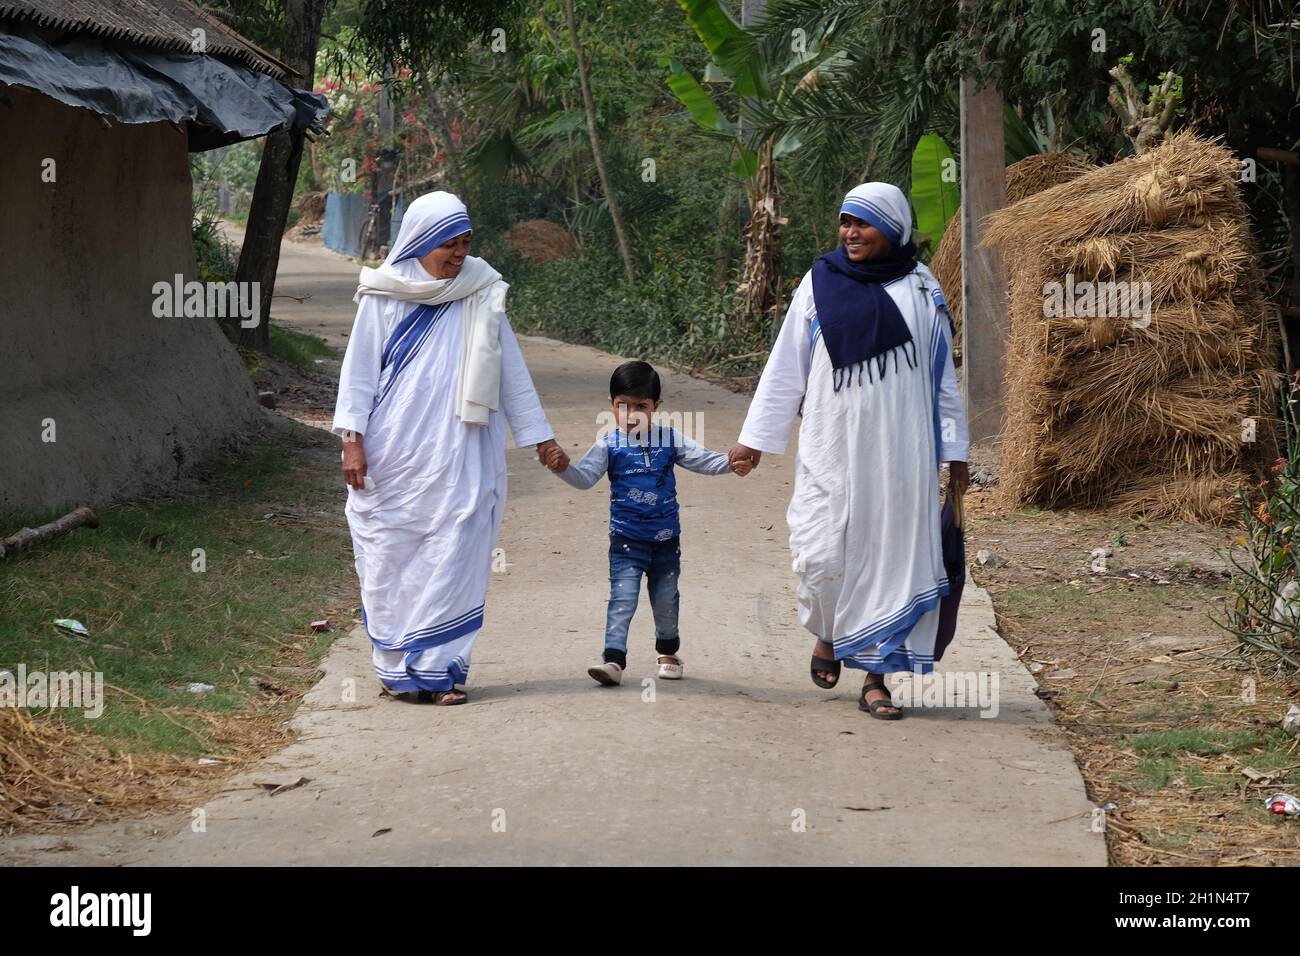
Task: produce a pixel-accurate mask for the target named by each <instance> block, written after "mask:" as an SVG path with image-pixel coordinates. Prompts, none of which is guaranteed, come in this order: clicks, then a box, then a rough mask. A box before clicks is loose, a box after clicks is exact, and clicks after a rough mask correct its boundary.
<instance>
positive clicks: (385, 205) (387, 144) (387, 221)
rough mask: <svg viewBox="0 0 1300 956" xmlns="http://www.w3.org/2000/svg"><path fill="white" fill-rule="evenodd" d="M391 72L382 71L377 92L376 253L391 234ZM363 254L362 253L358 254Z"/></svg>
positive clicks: (393, 155)
mask: <svg viewBox="0 0 1300 956" xmlns="http://www.w3.org/2000/svg"><path fill="white" fill-rule="evenodd" d="M392 82H393V71H392V69H391V68H389V69H387V70H385V71H384V85H383V88H382V89H380V91H379V170H378V172H377V174H376V176H375V204H376V205H377V206H379V217H378V220H379V221H378V228H377V229H376V235H375V238H374V242H375V251H376V252H377V253H378V252H380V251H382V250H383V249H384V247H386V246H387V245H388V237H389V235H390V233H391V232H392V231H393V179H394V176H395V173H396V170H397V146H396V144H395V143H394V142H393V87H392ZM362 251H363V252H364V250H362Z"/></svg>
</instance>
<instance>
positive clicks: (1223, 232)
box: [986, 133, 1281, 522]
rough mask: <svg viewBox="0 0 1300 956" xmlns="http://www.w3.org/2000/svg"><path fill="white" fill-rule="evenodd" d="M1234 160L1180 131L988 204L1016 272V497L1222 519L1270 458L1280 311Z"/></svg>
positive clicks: (1007, 447)
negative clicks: (1269, 291)
mask: <svg viewBox="0 0 1300 956" xmlns="http://www.w3.org/2000/svg"><path fill="white" fill-rule="evenodd" d="M1238 169H1239V167H1238V164H1237V162H1236V161H1235V160H1234V159H1233V157H1232V155H1231V154H1230V153H1229V152H1228V151H1227V150H1226V149H1224V148H1223V147H1222V146H1219V145H1217V144H1215V143H1212V142H1207V141H1204V140H1201V139H1197V138H1196V137H1195V136H1194V135H1193V134H1191V133H1180V134H1178V135H1177V136H1174V137H1172V138H1171V139H1170V140H1168V141H1167V142H1166V143H1165V144H1164V145H1162V146H1160V147H1158V148H1156V149H1153V150H1150V151H1149V152H1146V153H1143V154H1141V155H1139V156H1135V157H1132V158H1130V159H1126V160H1123V161H1122V162H1118V163H1115V164H1113V165H1111V166H1106V167H1102V168H1100V169H1095V170H1092V171H1089V172H1085V173H1084V174H1083V175H1081V176H1079V177H1078V178H1077V179H1074V180H1073V181H1071V182H1067V183H1064V184H1062V185H1058V186H1054V187H1052V188H1050V189H1047V190H1045V191H1043V192H1039V193H1037V194H1035V195H1032V196H1029V197H1026V198H1025V199H1022V200H1020V201H1019V202H1016V203H1015V204H1013V205H1010V206H1008V207H1006V208H1004V209H1002V210H999V211H998V212H997V213H995V214H993V215H992V216H990V217H989V219H988V220H987V226H988V229H987V233H986V236H987V240H986V241H988V242H989V243H992V244H994V245H996V246H997V247H998V248H999V249H1000V250H1001V251H1002V252H1003V254H1004V256H1005V257H1006V262H1007V267H1008V274H1009V275H1010V276H1011V277H1012V279H1011V297H1010V306H1011V341H1010V343H1009V350H1008V355H1007V395H1008V400H1007V422H1006V429H1005V431H1004V433H1003V462H1002V470H1001V473H1000V478H999V485H1000V489H1001V494H1002V495H1003V496H1004V503H1005V504H1008V505H1011V504H1015V503H1020V502H1026V501H1032V502H1036V503H1039V504H1050V505H1066V504H1073V505H1103V504H1116V505H1118V506H1120V507H1123V508H1125V509H1128V510H1130V511H1141V512H1146V513H1148V514H1152V515H1165V516H1170V517H1181V518H1188V519H1193V520H1205V521H1212V522H1218V521H1222V520H1224V519H1225V518H1227V517H1228V516H1229V514H1230V513H1231V512H1232V508H1233V505H1232V500H1231V495H1232V492H1233V490H1234V489H1235V488H1236V487H1238V486H1239V485H1240V483H1241V482H1243V481H1245V480H1248V479H1249V478H1250V477H1251V476H1253V475H1254V474H1255V473H1256V472H1257V471H1258V469H1259V467H1260V465H1261V464H1262V463H1264V462H1265V461H1271V460H1272V459H1273V458H1275V457H1276V455H1277V453H1278V452H1277V448H1278V443H1277V419H1276V389H1277V387H1278V385H1279V384H1280V381H1281V376H1280V375H1279V373H1278V372H1277V370H1276V369H1277V340H1276V336H1275V331H1274V330H1275V328H1276V317H1275V316H1274V315H1273V314H1272V310H1271V307H1270V306H1269V304H1268V302H1267V300H1266V298H1265V294H1264V284H1263V279H1262V277H1261V275H1260V272H1259V269H1258V267H1257V265H1256V256H1255V245H1254V240H1253V237H1252V236H1251V234H1250V231H1249V228H1248V226H1247V212H1246V207H1245V204H1244V203H1243V202H1242V199H1241V197H1240V195H1239V193H1238V191H1237V174H1238ZM1092 283H1110V284H1111V285H1110V286H1109V287H1103V288H1106V290H1107V293H1108V294H1107V295H1106V296H1103V295H1102V294H1101V292H1100V289H1099V287H1098V286H1096V285H1090V284H1092ZM1118 284H1122V285H1123V287H1124V289H1125V290H1131V291H1133V292H1134V293H1135V295H1134V297H1133V300H1132V301H1131V302H1129V303H1128V304H1127V305H1128V308H1127V310H1124V308H1123V307H1124V301H1123V300H1124V298H1125V297H1124V296H1122V295H1121V296H1118V297H1117V296H1116V295H1115V290H1116V287H1117V285H1118ZM1071 289H1073V290H1074V294H1073V295H1071V294H1070V291H1071ZM1079 289H1083V290H1084V293H1085V294H1083V295H1081V294H1080V293H1079V291H1078V290H1079ZM1138 290H1141V293H1140V294H1137V293H1138ZM1093 291H1097V294H1096V295H1095V296H1092V297H1091V301H1090V300H1089V295H1088V294H1089V293H1091V292H1093ZM1116 305H1119V306H1120V307H1121V309H1120V311H1121V313H1122V314H1119V315H1116V314H1114V312H1115V306H1116ZM1058 307H1060V308H1058ZM1049 313H1050V314H1049ZM1252 422H1253V428H1254V433H1253V436H1252V434H1251V428H1252Z"/></svg>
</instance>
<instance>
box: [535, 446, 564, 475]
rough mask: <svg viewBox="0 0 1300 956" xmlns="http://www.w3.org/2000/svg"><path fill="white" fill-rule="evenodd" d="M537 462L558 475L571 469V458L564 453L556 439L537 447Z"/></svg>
mask: <svg viewBox="0 0 1300 956" xmlns="http://www.w3.org/2000/svg"><path fill="white" fill-rule="evenodd" d="M537 460H538V461H540V462H541V463H542V464H543V465H545V466H546V467H547V468H549V469H551V471H553V472H555V473H556V474H557V475H558V474H559V473H560V472H562V471H564V469H566V468H568V467H569V456H568V455H566V454H565V453H564V449H563V448H561V447H560V446H559V445H558V444H556V441H555V439H554V438H551V439H548V440H547V441H544V442H542V443H541V444H540V445H538V446H537Z"/></svg>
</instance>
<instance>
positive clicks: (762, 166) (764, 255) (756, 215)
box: [732, 139, 786, 330]
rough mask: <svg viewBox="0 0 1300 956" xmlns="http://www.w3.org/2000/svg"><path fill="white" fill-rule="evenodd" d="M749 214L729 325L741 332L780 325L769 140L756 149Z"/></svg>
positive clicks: (776, 208)
mask: <svg viewBox="0 0 1300 956" xmlns="http://www.w3.org/2000/svg"><path fill="white" fill-rule="evenodd" d="M749 204H750V208H751V209H752V210H753V212H752V213H751V214H750V217H749V225H748V226H747V227H746V229H745V271H744V273H743V274H742V275H741V278H740V285H739V286H737V287H736V301H735V305H734V306H733V309H732V322H733V324H734V325H735V326H736V327H737V328H739V329H742V330H748V329H752V328H754V327H756V326H759V327H764V326H766V325H767V324H769V323H770V324H771V325H772V326H773V327H774V328H775V327H777V323H779V322H780V314H781V305H782V303H781V229H782V227H783V226H784V225H785V223H786V220H785V219H783V218H781V209H780V204H781V195H780V193H779V191H778V190H777V184H776V164H775V163H774V162H773V160H772V141H771V140H770V139H769V140H766V141H764V142H763V143H762V144H761V145H760V146H759V148H758V175H757V176H755V177H754V184H753V186H752V187H751V189H750V194H749Z"/></svg>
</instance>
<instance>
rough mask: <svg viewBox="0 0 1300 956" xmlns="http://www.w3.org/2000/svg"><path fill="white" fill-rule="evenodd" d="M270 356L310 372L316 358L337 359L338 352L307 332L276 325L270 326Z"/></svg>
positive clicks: (314, 365)
mask: <svg viewBox="0 0 1300 956" xmlns="http://www.w3.org/2000/svg"><path fill="white" fill-rule="evenodd" d="M270 336H271V354H272V355H274V356H275V357H276V358H278V359H281V360H282V361H285V362H289V363H290V364H292V365H296V366H297V367H298V368H300V369H302V370H303V371H306V372H310V371H312V370H314V369H315V367H316V359H318V358H337V357H338V350H337V349H335V348H333V347H332V346H329V345H326V344H325V340H324V339H322V338H320V337H319V336H315V335H311V334H309V333H307V332H297V331H295V330H293V329H286V328H283V327H281V326H278V325H272V326H271V332H270Z"/></svg>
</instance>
